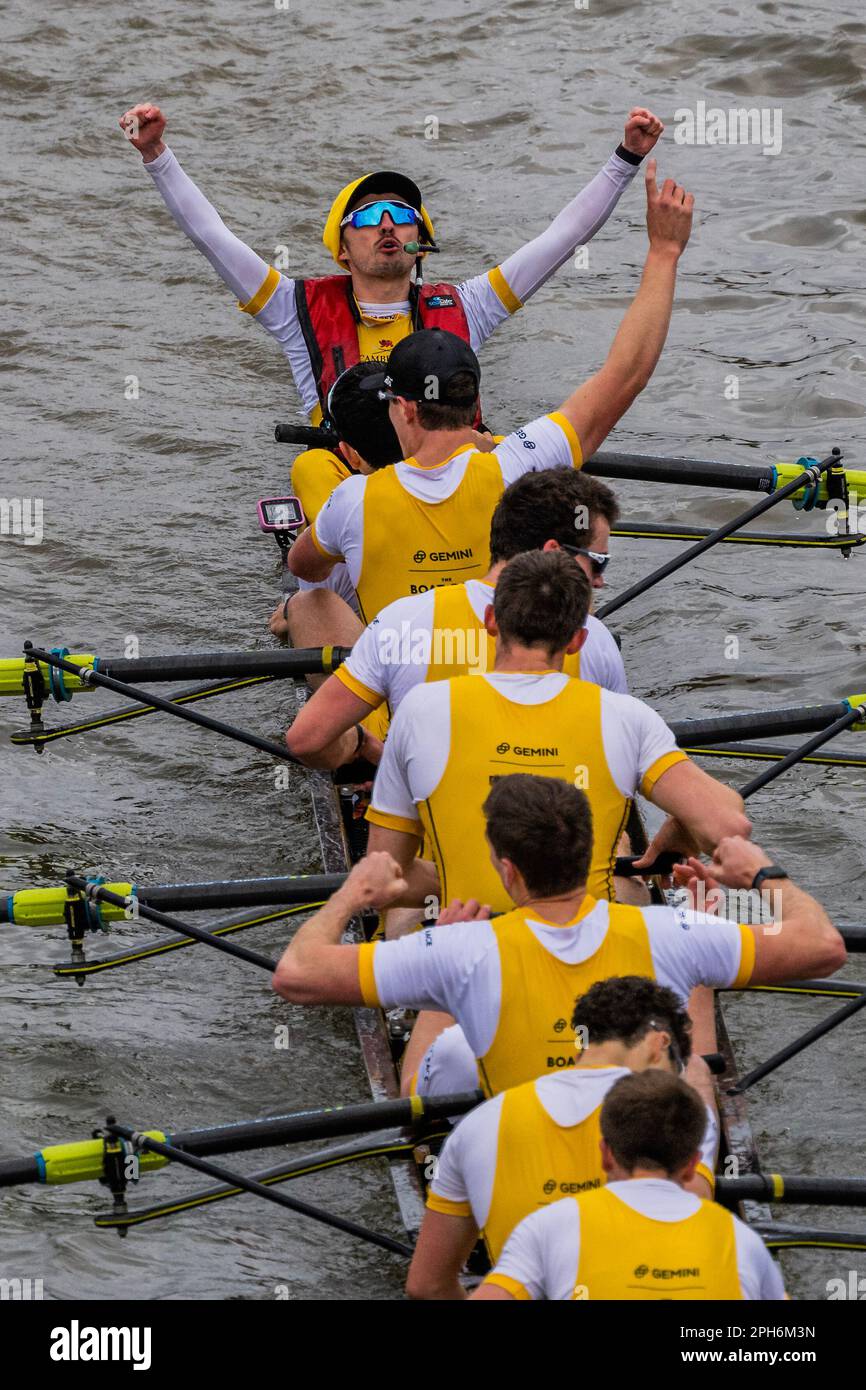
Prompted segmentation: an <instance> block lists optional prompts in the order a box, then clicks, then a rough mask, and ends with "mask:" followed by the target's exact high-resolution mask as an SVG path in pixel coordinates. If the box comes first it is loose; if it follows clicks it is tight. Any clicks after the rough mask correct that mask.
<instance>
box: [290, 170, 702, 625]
mask: <svg viewBox="0 0 866 1390" xmlns="http://www.w3.org/2000/svg"><path fill="white" fill-rule="evenodd" d="M646 187H647V229H648V234H649V249H648V252H647V257H646V262H645V265H644V271H643V276H642V279H641V284H640V288H639V290H638V292H637V295H636V296H635V299H634V301H633V302H632V304H631V306H630V307H629V309H628V312H627V313H626V315H625V317H624V319H623V321H622V323H621V324H620V327H619V330H618V332H617V334H616V337H615V339H614V342H613V345H612V347H611V350H610V352H609V354H608V357H607V360H606V361H605V363H604V365H603V366H602V367H601V368H600V370H599V371H598V372H596V373H595V374H594V375H593V376H591V377H590V378H589V380H587V381H585V382H584V383H583V384H582V385H581V386H579V387H578V388H577V390H576V391H574V392H573V393H572V395H570V396H569V397H568V399H567V400H566V401H564V402H563V404H562V405H561V406H560V408H559V410H558V411H555V412H553V413H552V414H548V415H543V416H541V417H539V418H538V419H536V420H533V421H532V422H531V423H529V424H527V425H524V426H523V427H522V428H521V429H518V430H515V431H514V432H513V433H512V434H510V435H508V436H506V438H505V439H504V440H502V441H501V443H499V444H497V445H496V447H495V448H494V449H492V450H490V451H488V452H480V451H479V450H478V446H477V436H476V435H475V432H474V423H475V420H476V412H477V409H478V398H479V386H480V381H481V369H480V366H479V364H478V359H477V357H476V356H475V353H474V351H473V350H472V347H471V346H470V344H469V343H467V342H465V341H464V340H463V339H462V338H459V337H457V336H456V335H455V334H451V333H448V332H446V331H444V330H442V329H435V328H434V329H426V330H421V331H419V332H417V333H414V334H412V335H411V336H410V337H408V338H406V339H404V340H403V342H401V343H398V344H397V346H396V347H395V348H394V350H393V352H392V353H391V356H390V357H389V359H388V362H387V366H386V367H385V368H384V369H383V370H381V371H378V372H371V373H370V376H369V377H368V378H367V379H362V380H360V381H359V382H357V383H356V389H358V390H359V391H364V390H367V391H375V392H377V393H378V395H379V396H380V397H381V398H383V399H384V400H386V401H387V402H388V410H389V416H390V420H391V424H392V425H393V427H394V430H395V432H396V434H397V438H398V440H399V442H400V447H401V449H402V452H403V462H401V463H398V464H396V465H395V466H394V467H393V468H385V469H382V470H381V471H379V472H378V473H374V474H373V475H372V476H370V477H353V478H348V479H347V480H346V481H345V482H343V483H341V484H340V485H339V487H337V488H336V489H335V490H334V492H333V493H332V494H331V496H330V498H329V500H328V502H327V504H326V506H325V507H323V509H322V510H321V511H320V512H319V514H318V516H317V517H316V520H315V522H314V524H313V525H312V526H311V527H310V528H309V530H307V531H305V532H304V533H303V535H301V536H300V537H299V538H298V540H297V541H296V542H295V544H294V546H293V547H292V550H291V551H290V553H289V561H288V563H289V568H290V569H291V570H292V572H293V573H294V574H295V575H297V576H298V578H300V579H305V580H308V581H321V580H324V579H326V578H327V576H328V575H329V574H330V572H331V570H332V569H333V567H334V566H335V565H336V564H338V563H340V561H345V563H346V567H347V569H348V572H349V575H350V577H351V580H352V583H353V585H354V587H355V591H356V593H357V595H358V601H359V606H360V610H361V613H362V615H363V617H364V619H365V620H366V621H368V622H369V621H370V620H371V619H373V618H374V617H375V616H376V614H377V613H379V612H380V611H381V609H382V608H384V607H385V605H386V604H387V603H391V602H393V601H394V600H395V599H397V598H401V597H403V596H404V595H406V594H412V593H423V592H424V591H426V590H427V589H430V588H432V587H433V586H434V585H437V584H454V583H461V582H464V581H466V580H469V579H473V578H474V579H478V578H481V577H482V576H483V575H484V574H485V573H486V571H487V569H488V567H489V563H490V557H489V549H488V542H489V531H490V520H491V517H492V515H493V511H494V509H495V507H496V504H497V502H498V501H499V498H500V497H501V495H502V493H503V492H504V490H505V488H506V487H507V486H508V485H509V483H512V482H514V481H515V479H517V478H519V477H521V476H522V475H523V474H524V473H529V472H534V471H540V470H542V469H546V468H556V467H562V466H563V465H568V466H571V467H574V468H580V467H581V465H582V463H583V460H584V458H588V457H589V456H590V455H591V454H592V453H593V452H594V451H595V450H596V449H597V448H598V447H599V445H600V444H601V443H602V441H603V440H604V439H605V437H606V436H607V434H608V433H609V431H610V430H611V429H612V428H613V426H614V425H615V424H616V423H617V421H618V420H619V419H620V417H621V416H622V415H623V414H624V413H625V411H626V410H627V409H628V408H629V406H630V405H631V404H632V402H633V401H634V399H635V397H636V396H637V395H638V394H639V392H640V391H642V390H643V388H644V387H645V386H646V384H647V383H648V381H649V379H650V377H651V376H652V373H653V371H654V370H655V367H656V364H657V362H658V359H659V357H660V355H661V351H662V348H663V346H664V342H665V338H666V337H667V331H668V326H669V324H670V317H671V310H672V307H673V297H674V289H675V285H676V273H677V264H678V262H679V258H680V256H681V255H682V253H683V251H684V250H685V247H686V244H687V242H688V239H689V234H690V231H691V221H692V208H693V203H694V200H693V198H692V196H691V194H687V193H686V192H685V190H684V189H683V188H681V187H678V186H677V185H676V184H675V183H674V182H673V180H672V179H668V180H667V181H666V182H665V184H664V186H663V188H662V190H661V192H659V190H658V188H657V186H656V181H655V161H654V160H652V161H650V164H649V166H648V169H647V179H646ZM332 640H337V638H336V636H335V637H334V638H332Z"/></svg>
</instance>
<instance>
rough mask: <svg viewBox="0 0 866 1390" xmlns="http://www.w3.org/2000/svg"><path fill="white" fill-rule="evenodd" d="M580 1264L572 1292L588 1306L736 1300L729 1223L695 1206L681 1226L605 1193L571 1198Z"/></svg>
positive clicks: (729, 1218)
mask: <svg viewBox="0 0 866 1390" xmlns="http://www.w3.org/2000/svg"><path fill="white" fill-rule="evenodd" d="M575 1201H576V1202H577V1205H578V1207H579V1209H580V1259H579V1261H578V1267H577V1284H576V1287H581V1286H582V1287H584V1288H585V1289H586V1291H587V1296H588V1297H589V1298H590V1299H592V1300H595V1301H598V1300H599V1299H616V1300H617V1301H623V1300H631V1301H634V1300H636V1299H658V1300H661V1301H664V1302H667V1301H668V1300H670V1299H676V1300H681V1299H682V1300H689V1301H695V1300H698V1299H700V1300H708V1299H724V1300H732V1299H741V1298H742V1297H743V1290H742V1288H741V1286H740V1276H739V1272H738V1270H737V1240H736V1235H735V1228H734V1217H733V1215H732V1214H731V1212H729V1211H726V1210H725V1208H724V1207H720V1206H717V1205H716V1203H715V1202H705V1201H702V1202H701V1204H700V1207H699V1208H698V1210H697V1211H696V1212H695V1213H694V1214H693V1215H692V1216H687V1217H685V1219H684V1220H682V1221H657V1220H654V1219H653V1217H651V1216H644V1215H643V1213H641V1212H638V1211H635V1210H634V1208H633V1207H630V1206H629V1205H628V1204H627V1203H626V1202H624V1201H623V1200H622V1199H621V1198H619V1197H617V1196H616V1195H615V1194H614V1193H613V1192H611V1190H610V1188H604V1187H603V1188H601V1189H600V1190H599V1191H598V1192H590V1193H587V1194H586V1195H584V1196H580V1197H576V1198H575Z"/></svg>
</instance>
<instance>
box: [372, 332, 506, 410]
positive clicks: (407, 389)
mask: <svg viewBox="0 0 866 1390" xmlns="http://www.w3.org/2000/svg"><path fill="white" fill-rule="evenodd" d="M462 372H469V373H470V374H471V375H472V376H473V377H474V379H475V390H474V392H473V394H472V395H471V396H469V395H466V393H465V392H464V393H462V394H455V392H454V391H451V392H449V390H448V386H449V382H451V381H453V379H454V377H455V376H457V375H459V374H460V373H462ZM431 380H432V381H434V382H435V383H436V391H435V393H433V394H431V390H430V385H431ZM480 383H481V367H480V366H479V363H478V358H477V357H476V356H475V353H474V352H473V351H472V349H471V347H470V346H469V344H468V343H467V342H466V340H465V339H464V338H458V337H457V334H456V333H448V332H447V331H446V329H444V328H419V329H418V331H417V332H416V333H410V334H409V337H408V338H404V339H403V341H402V342H400V343H398V344H397V346H396V347H395V348H394V350H393V352H392V353H391V356H390V357H389V358H388V362H387V365H386V367H385V370H384V371H381V372H373V373H372V374H371V375H370V376H367V377H365V378H364V379H363V381H362V382H361V390H362V391H384V392H387V394H388V395H389V396H404V397H405V398H406V400H408V401H430V402H431V404H437V405H474V403H475V401H476V400H477V399H478V388H479V385H480Z"/></svg>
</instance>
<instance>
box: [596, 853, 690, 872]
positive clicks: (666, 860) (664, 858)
mask: <svg viewBox="0 0 866 1390" xmlns="http://www.w3.org/2000/svg"><path fill="white" fill-rule="evenodd" d="M642 858H643V855H642V854H621V855H618V856H617V861H616V866H615V868H614V871H613V872H614V874H615V876H616V877H617V878H638V877H640V878H643V877H645V878H655V877H656V875H658V874H669V873H670V872H671V869H672V868H673V867H674V865H675V864H682V862H683V856H682V855H681V854H680V853H679V852H678V851H677V850H670V849H666V850H665V852H664V853H663V854H659V855H658V856H657V857H656V858H655V859H654V860H653V862H652V863H651V864H646V865H644V866H642V867H641V868H638V864H637V861H638V859H642Z"/></svg>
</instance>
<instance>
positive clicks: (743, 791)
mask: <svg viewBox="0 0 866 1390" xmlns="http://www.w3.org/2000/svg"><path fill="white" fill-rule="evenodd" d="M864 718H866V706H864V705H856V706H854V708H853V709H848V710H846V712H845V714H843V715H842V716H841V717H840V718H839V719H836V720H835V721H834V722H833V723H832V724H830V725H829V727H828V728H826V729H823V730H822V731H821V732H820V733H818V734H815V736H814V737H813V738H810V739H807V740H806V742H805V743H803V744H801V745H800V747H799V748H793V749H792V750H791V752H790V753H789V754H788V755H787V757H785V758H782V759H781V761H780V762H778V763H772V764H771V766H770V767H765V768H764V770H763V772H759V773H758V775H757V777H753V778H752V780H751V781H750V782H746V784H745V786H742V787H740V789H739V790H740V796H741V797H742V798H743V800H745V799H746V798H747V797H749V796H751V795H752V794H753V793H754V792H756V791H760V789H761V787H766V785H767V783H768V782H774V781H775V780H776V778H777V777H781V776H782V774H783V773H784V772H787V771H788V769H789V768H790V767H794V766H796V764H797V763H799V762H802V760H803V759H804V758H805V757H807V756H808V755H809V754H810V753H814V752H815V751H816V749H818V748H823V746H824V744H825V743H829V742H830V740H831V739H833V738H835V737H836V735H837V734H841V733H844V731H845V730H846V729H850V728H851V726H852V724H858V723H860V722H861V720H863V719H864Z"/></svg>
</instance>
